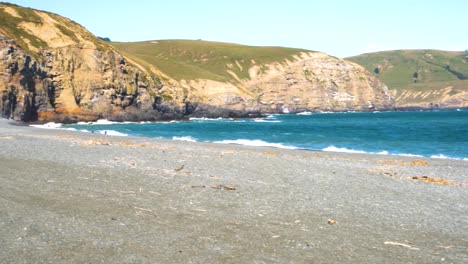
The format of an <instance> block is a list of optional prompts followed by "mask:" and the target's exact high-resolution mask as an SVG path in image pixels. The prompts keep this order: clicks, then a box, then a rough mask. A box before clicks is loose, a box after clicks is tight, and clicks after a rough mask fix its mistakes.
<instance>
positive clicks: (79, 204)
mask: <svg viewBox="0 0 468 264" xmlns="http://www.w3.org/2000/svg"><path fill="white" fill-rule="evenodd" d="M0 168H1V169H0V182H1V184H0V263H466V262H468V161H466V160H453V159H433V158H421V157H404V156H390V155H370V154H356V153H332V152H320V151H306V150H297V149H278V148H268V147H249V146H240V145H226V144H214V143H200V142H184V141H173V140H172V141H171V140H162V139H149V138H138V137H115V136H110V135H101V134H95V133H81V132H74V131H66V130H47V129H38V128H34V127H29V126H27V125H22V124H20V123H16V122H13V121H10V120H5V119H0Z"/></svg>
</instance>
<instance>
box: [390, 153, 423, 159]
mask: <svg viewBox="0 0 468 264" xmlns="http://www.w3.org/2000/svg"><path fill="white" fill-rule="evenodd" d="M393 155H395V156H403V157H420V158H422V157H423V156H421V155H416V154H410V153H400V154H393Z"/></svg>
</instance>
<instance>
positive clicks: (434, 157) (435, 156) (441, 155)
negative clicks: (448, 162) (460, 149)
mask: <svg viewBox="0 0 468 264" xmlns="http://www.w3.org/2000/svg"><path fill="white" fill-rule="evenodd" d="M431 158H433V159H449V157H447V156H445V155H444V154H438V155H432V156H431Z"/></svg>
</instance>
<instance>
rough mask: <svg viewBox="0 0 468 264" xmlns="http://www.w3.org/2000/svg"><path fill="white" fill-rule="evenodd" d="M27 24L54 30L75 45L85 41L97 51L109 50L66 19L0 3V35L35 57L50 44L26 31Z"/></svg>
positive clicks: (82, 28)
mask: <svg viewBox="0 0 468 264" xmlns="http://www.w3.org/2000/svg"><path fill="white" fill-rule="evenodd" d="M41 13H42V14H47V15H48V16H50V17H51V18H53V19H54V20H55V21H56V22H54V23H53V25H52V24H50V22H48V21H45V20H44V18H43V17H41V15H40V14H41ZM27 24H29V25H36V26H49V27H50V28H52V29H54V28H56V29H57V31H58V32H60V34H61V35H64V36H67V37H68V38H70V39H71V40H72V41H73V42H75V43H80V42H81V39H85V40H88V41H91V42H92V43H94V44H95V45H96V46H97V48H99V49H109V48H110V46H109V45H107V44H106V43H105V42H104V41H101V40H99V39H97V38H96V37H95V36H94V35H93V34H91V33H90V32H89V31H87V30H86V29H85V28H84V27H82V26H81V25H79V24H77V23H76V22H74V21H72V20H70V19H68V18H65V17H62V16H60V15H57V14H54V13H50V12H46V11H40V10H35V9H32V8H26V7H21V6H18V5H14V4H9V3H4V2H0V34H4V35H5V36H7V37H9V38H11V39H14V40H15V41H16V43H17V44H18V45H19V46H21V47H22V48H24V49H25V50H27V51H29V52H31V54H32V55H35V54H36V53H37V51H38V50H39V49H40V48H49V47H50V43H48V42H47V41H46V40H44V39H43V38H41V34H36V33H35V32H31V30H27V29H26V26H25V25H27ZM80 37H81V39H80Z"/></svg>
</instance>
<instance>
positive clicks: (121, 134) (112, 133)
mask: <svg viewBox="0 0 468 264" xmlns="http://www.w3.org/2000/svg"><path fill="white" fill-rule="evenodd" d="M96 132H98V133H99V134H103V135H108V136H119V137H128V135H127V134H124V133H121V132H118V131H115V130H97V131H96Z"/></svg>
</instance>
